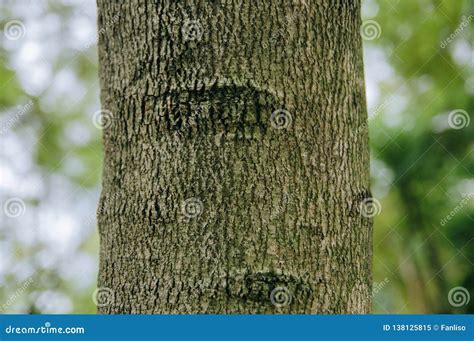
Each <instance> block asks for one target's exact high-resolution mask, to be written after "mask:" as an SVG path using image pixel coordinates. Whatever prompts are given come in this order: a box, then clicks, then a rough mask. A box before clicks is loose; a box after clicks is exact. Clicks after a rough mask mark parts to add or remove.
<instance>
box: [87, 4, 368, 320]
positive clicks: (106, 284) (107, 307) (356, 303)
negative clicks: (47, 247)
mask: <svg viewBox="0 0 474 341" xmlns="http://www.w3.org/2000/svg"><path fill="white" fill-rule="evenodd" d="M98 13H99V15H98V23H99V64H100V67H99V68H100V71H99V73H100V81H101V102H102V107H103V110H104V111H103V113H104V117H103V119H104V121H103V123H104V152H105V161H104V174H103V191H102V195H101V200H100V203H99V208H98V221H99V233H100V239H101V249H100V271H99V284H98V286H99V289H98V292H96V296H95V299H96V300H97V303H98V305H99V312H100V313H367V312H370V307H371V298H370V296H371V281H372V278H371V267H372V265H371V257H372V223H371V219H370V218H365V217H364V214H361V211H363V210H364V203H365V202H366V199H367V198H368V197H369V196H370V192H369V150H368V136H367V130H366V129H364V128H365V127H366V120H367V115H366V105H365V91H364V76H363V63H362V46H361V38H360V33H359V27H360V1H345V0H344V1H343V0H339V1H336V0H317V1H316V0H313V1H312V0H300V1H296V0H295V1H282V0H280V1H271V2H270V1H260V0H258V1H244V0H240V1H239V0H228V1H218V0H215V1H211V0H194V1H190V0H188V1H173V0H161V1H145V0H141V1H106V0H99V1H98Z"/></svg>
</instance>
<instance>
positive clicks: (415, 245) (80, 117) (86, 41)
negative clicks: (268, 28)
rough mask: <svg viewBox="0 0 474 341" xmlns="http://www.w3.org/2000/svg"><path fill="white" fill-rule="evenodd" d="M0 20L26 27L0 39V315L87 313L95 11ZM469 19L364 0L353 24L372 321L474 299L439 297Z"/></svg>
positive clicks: (460, 274) (469, 211)
mask: <svg viewBox="0 0 474 341" xmlns="http://www.w3.org/2000/svg"><path fill="white" fill-rule="evenodd" d="M0 13H1V14H0V27H3V28H5V27H6V25H7V24H8V23H9V22H11V21H12V20H19V21H21V22H22V23H23V24H24V29H25V30H24V36H22V37H21V38H20V39H18V40H11V39H7V38H6V36H5V34H4V32H2V33H3V34H2V35H1V36H0V60H1V62H0V202H1V204H2V205H4V203H5V202H6V201H7V200H8V199H9V198H12V197H15V198H21V199H22V200H23V201H24V203H25V212H24V214H23V215H21V216H20V217H17V218H12V217H8V216H6V215H5V214H4V213H3V212H2V216H1V223H0V311H1V312H14V313H94V312H95V309H96V308H95V306H94V303H93V300H92V293H93V291H94V289H95V279H96V274H97V263H98V260H97V257H98V236H97V233H96V230H95V206H96V203H97V200H98V195H99V191H100V188H99V186H100V174H101V162H102V161H101V158H102V154H101V144H100V135H101V131H100V129H97V127H96V126H95V125H94V124H93V121H94V120H93V117H94V113H95V112H96V111H97V110H99V109H100V106H99V101H98V94H99V86H98V79H97V49H96V42H95V37H96V34H97V33H96V28H95V20H96V18H95V3H94V1H89V0H77V1H73V0H68V1H31V0H18V1H8V0H3V2H0ZM473 14H474V11H473V4H472V3H471V4H469V1H467V0H466V1H462V0H457V1H451V0H444V1H441V0H418V1H412V0H399V1H390V0H371V1H368V0H366V1H364V2H363V19H364V20H375V21H376V23H377V25H378V26H379V27H378V32H377V37H376V38H375V39H371V40H366V41H365V51H364V54H365V64H366V66H365V68H366V83H367V94H368V103H369V128H370V138H371V157H372V183H373V185H372V192H373V195H374V197H375V198H376V199H377V200H378V201H379V202H380V204H381V211H380V214H379V215H377V216H376V218H375V226H374V232H375V235H374V292H373V299H374V300H373V301H374V312H376V313H463V312H470V313H472V312H474V297H473V298H472V299H470V300H469V302H467V303H465V304H462V305H461V306H459V307H458V306H456V304H454V305H453V304H452V303H450V300H449V298H450V292H451V293H453V291H452V290H455V289H456V288H457V287H463V288H465V290H467V292H470V293H471V295H472V294H473V288H474V266H473V265H474V230H473V222H474V205H473V203H474V200H472V199H473V193H474V180H473V178H472V173H473V168H474V153H473V146H474V140H473V136H474V134H473V133H474V123H473V122H470V124H468V125H466V126H464V127H463V128H462V129H453V128H452V127H451V126H450V125H449V124H448V122H449V113H450V112H453V111H454V110H464V112H465V113H466V114H467V115H468V116H467V117H468V119H469V120H470V119H471V118H472V113H473V112H474V97H473V94H474V70H473V52H472V50H473V49H472V46H473V37H474V36H473V34H472V33H473V32H472V24H473V21H474V17H473ZM463 23H464V24H463ZM466 23H467V25H466ZM460 27H462V29H459V28H460ZM451 35H455V37H454V38H453V39H451V41H449V42H447V41H446V39H447V38H448V37H450V36H451ZM450 214H451V215H452V218H450V219H449V220H446V217H447V216H448V215H450ZM450 217H451V216H450ZM2 304H3V306H2Z"/></svg>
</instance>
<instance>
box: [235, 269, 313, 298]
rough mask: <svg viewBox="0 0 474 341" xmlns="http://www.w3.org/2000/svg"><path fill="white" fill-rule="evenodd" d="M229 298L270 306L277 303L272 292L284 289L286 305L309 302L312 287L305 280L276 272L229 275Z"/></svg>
mask: <svg viewBox="0 0 474 341" xmlns="http://www.w3.org/2000/svg"><path fill="white" fill-rule="evenodd" d="M227 284H228V286H227V292H228V295H229V298H234V299H238V300H239V301H243V302H255V303H261V304H265V305H268V306H271V305H275V304H274V302H272V300H271V296H272V292H276V291H284V295H285V296H286V300H285V301H286V302H285V304H286V305H291V304H298V302H300V301H301V302H307V299H308V297H310V296H311V295H312V289H311V286H310V285H309V283H307V282H306V281H305V280H303V279H301V278H298V277H295V276H292V275H288V274H280V273H276V272H255V273H245V274H243V275H240V276H229V277H228V279H227Z"/></svg>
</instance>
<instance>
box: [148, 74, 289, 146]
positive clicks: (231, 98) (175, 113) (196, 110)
mask: <svg viewBox="0 0 474 341" xmlns="http://www.w3.org/2000/svg"><path fill="white" fill-rule="evenodd" d="M155 100H157V101H158V102H159V104H158V108H156V109H155V110H156V111H157V113H158V116H159V122H160V126H161V127H162V128H164V130H165V131H168V132H170V133H173V132H176V133H178V134H180V135H183V136H185V137H192V136H193V135H197V134H212V135H217V134H221V135H224V136H232V137H235V138H239V137H240V138H244V139H251V138H258V137H260V136H262V135H265V134H266V133H267V131H268V129H269V127H270V117H271V114H272V113H273V112H274V111H275V110H277V109H285V108H284V105H283V103H282V100H281V99H280V98H278V96H276V95H275V94H274V93H272V92H271V91H268V90H265V89H260V88H257V87H255V86H253V85H250V84H245V85H236V84H230V85H229V84H226V85H218V84H217V83H214V84H213V85H212V86H210V87H208V88H205V87H201V88H200V89H198V88H192V89H191V88H188V89H182V90H179V89H177V90H173V91H167V92H165V93H163V94H161V95H160V96H158V97H157V98H155Z"/></svg>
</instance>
